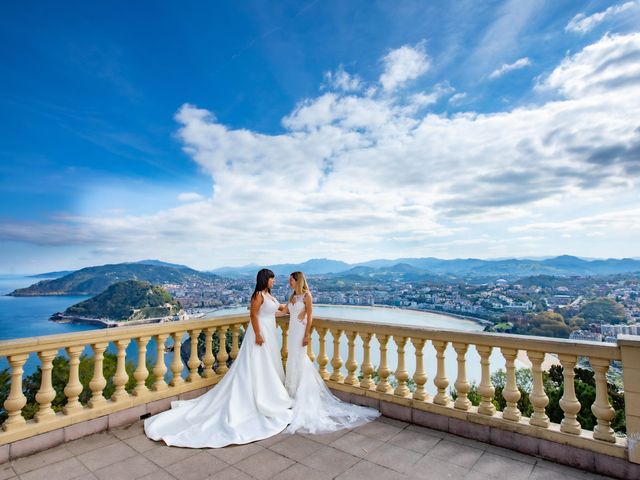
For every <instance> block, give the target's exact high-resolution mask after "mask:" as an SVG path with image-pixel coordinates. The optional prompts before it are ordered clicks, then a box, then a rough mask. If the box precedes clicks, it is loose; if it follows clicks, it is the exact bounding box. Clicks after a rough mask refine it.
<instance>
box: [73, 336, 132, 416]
mask: <svg viewBox="0 0 640 480" xmlns="http://www.w3.org/2000/svg"><path fill="white" fill-rule="evenodd" d="M65 350H66V351H67V355H69V381H68V382H67V385H66V386H65V387H64V394H65V396H66V397H67V404H66V405H65V406H64V407H62V411H63V412H64V414H65V415H72V414H73V413H76V412H79V411H81V410H82V408H83V407H82V404H81V403H80V400H79V398H80V394H81V393H82V384H81V383H80V354H81V353H82V351H83V350H84V345H76V346H73V347H66V348H65ZM127 378H128V377H127Z"/></svg>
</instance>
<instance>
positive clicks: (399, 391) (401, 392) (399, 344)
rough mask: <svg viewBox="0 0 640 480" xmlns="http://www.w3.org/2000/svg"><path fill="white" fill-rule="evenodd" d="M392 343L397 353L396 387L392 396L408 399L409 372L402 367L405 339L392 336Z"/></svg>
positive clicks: (409, 394) (409, 393) (409, 392)
mask: <svg viewBox="0 0 640 480" xmlns="http://www.w3.org/2000/svg"><path fill="white" fill-rule="evenodd" d="M393 341H394V342H395V344H396V350H397V352H398V367H397V368H396V380H397V381H398V385H397V386H396V389H395V390H394V391H393V394H394V395H397V396H399V397H410V396H411V391H410V390H409V387H407V379H408V378H409V372H407V369H406V368H405V366H404V347H405V345H406V344H407V337H403V336H400V335H394V336H393Z"/></svg>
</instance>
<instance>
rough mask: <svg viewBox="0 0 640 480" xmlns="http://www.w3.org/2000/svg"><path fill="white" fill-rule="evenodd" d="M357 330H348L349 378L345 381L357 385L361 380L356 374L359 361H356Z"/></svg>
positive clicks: (347, 364)
mask: <svg viewBox="0 0 640 480" xmlns="http://www.w3.org/2000/svg"><path fill="white" fill-rule="evenodd" d="M357 335H358V334H357V332H355V331H348V332H347V345H348V349H349V354H348V356H347V363H346V364H345V366H346V367H347V378H345V379H344V383H345V384H347V385H353V386H355V387H357V386H359V385H360V380H358V376H357V375H356V370H357V369H358V362H357V361H356V352H355V350H356V336H357Z"/></svg>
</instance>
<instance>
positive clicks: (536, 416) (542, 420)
mask: <svg viewBox="0 0 640 480" xmlns="http://www.w3.org/2000/svg"><path fill="white" fill-rule="evenodd" d="M527 356H528V357H529V360H530V361H531V371H532V373H533V390H532V391H531V396H530V398H531V404H532V405H533V414H532V415H531V418H530V419H529V423H530V424H531V425H536V426H538V427H543V428H548V427H549V417H548V416H547V412H546V411H545V408H546V407H547V405H548V404H549V397H547V394H546V393H545V391H544V383H543V380H542V362H543V360H544V352H535V351H532V352H527Z"/></svg>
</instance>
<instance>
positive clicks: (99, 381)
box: [89, 342, 108, 408]
mask: <svg viewBox="0 0 640 480" xmlns="http://www.w3.org/2000/svg"><path fill="white" fill-rule="evenodd" d="M107 345H108V343H107V342H100V343H93V344H91V348H92V349H93V377H92V378H91V381H90V382H89V388H90V389H91V399H90V400H89V407H90V408H98V407H101V406H102V405H104V404H105V403H106V401H107V400H106V399H105V398H104V395H103V394H102V392H103V391H104V387H106V386H107V379H106V378H104V371H103V364H104V351H105V350H106V349H107Z"/></svg>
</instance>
